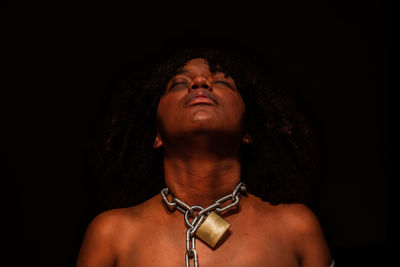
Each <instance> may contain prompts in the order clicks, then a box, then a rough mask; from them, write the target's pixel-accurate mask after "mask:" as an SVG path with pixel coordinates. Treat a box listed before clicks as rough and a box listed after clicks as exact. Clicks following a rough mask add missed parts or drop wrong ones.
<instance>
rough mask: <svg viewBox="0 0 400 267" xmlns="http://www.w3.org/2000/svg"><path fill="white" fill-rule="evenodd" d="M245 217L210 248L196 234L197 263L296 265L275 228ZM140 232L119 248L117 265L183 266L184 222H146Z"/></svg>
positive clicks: (184, 245)
mask: <svg viewBox="0 0 400 267" xmlns="http://www.w3.org/2000/svg"><path fill="white" fill-rule="evenodd" d="M246 219H247V220H243V221H235V222H234V223H232V226H231V228H230V229H229V230H228V233H227V234H226V236H225V240H224V241H223V242H221V243H220V244H219V245H218V246H217V247H216V248H214V249H213V248H211V247H209V246H208V245H206V244H205V243H203V242H202V241H201V240H199V239H197V238H196V242H195V244H196V251H197V255H198V263H199V266H200V267H204V266H207V267H213V266H219V267H221V266H232V267H234V266H254V267H257V266H260V267H261V266H263V267H264V266H274V267H286V266H287V267H292V266H293V267H295V266H299V265H298V260H297V257H296V255H295V252H294V250H293V247H292V244H290V242H289V241H288V240H287V239H285V238H284V234H283V233H281V232H280V230H279V229H278V228H276V227H272V226H271V225H268V223H263V222H257V221H256V220H252V219H251V218H246ZM141 233H142V234H141V235H139V236H136V237H131V240H130V242H129V245H126V246H125V248H124V249H123V250H122V251H121V253H120V255H119V257H118V261H117V266H118V267H128V266H185V252H186V228H185V226H184V225H179V226H168V225H158V226H157V227H154V226H150V225H148V226H147V227H146V228H144V229H143V230H142V231H141ZM288 255H289V256H288ZM190 266H194V263H193V259H190Z"/></svg>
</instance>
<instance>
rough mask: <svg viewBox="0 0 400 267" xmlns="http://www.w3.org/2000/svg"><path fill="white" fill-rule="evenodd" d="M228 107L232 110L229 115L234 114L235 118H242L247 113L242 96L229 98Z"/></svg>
mask: <svg viewBox="0 0 400 267" xmlns="http://www.w3.org/2000/svg"><path fill="white" fill-rule="evenodd" d="M226 107H227V108H228V109H230V110H231V112H229V113H228V114H232V115H233V116H234V117H235V118H241V117H242V116H243V114H244V112H245V106H244V102H243V99H242V98H241V97H240V95H233V96H232V97H229V98H227V99H226Z"/></svg>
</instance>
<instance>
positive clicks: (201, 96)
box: [185, 90, 217, 106]
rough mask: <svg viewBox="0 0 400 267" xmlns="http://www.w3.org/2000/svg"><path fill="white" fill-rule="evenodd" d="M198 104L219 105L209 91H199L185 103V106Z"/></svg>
mask: <svg viewBox="0 0 400 267" xmlns="http://www.w3.org/2000/svg"><path fill="white" fill-rule="evenodd" d="M196 104H213V105H215V104H217V101H216V100H215V98H214V96H213V95H212V94H211V93H209V92H208V91H205V90H204V91H198V92H194V93H192V95H189V97H188V99H187V100H186V102H185V106H191V105H196Z"/></svg>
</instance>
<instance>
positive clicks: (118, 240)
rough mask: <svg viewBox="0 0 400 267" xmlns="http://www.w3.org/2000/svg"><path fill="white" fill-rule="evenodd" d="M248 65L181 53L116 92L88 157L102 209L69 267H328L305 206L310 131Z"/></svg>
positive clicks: (215, 54)
mask: <svg viewBox="0 0 400 267" xmlns="http://www.w3.org/2000/svg"><path fill="white" fill-rule="evenodd" d="M251 62H252V61H251V60H248V59H246V58H244V57H242V56H241V55H240V53H239V54H238V53H236V52H234V51H233V50H225V51H222V50H218V49H202V48H196V49H188V50H182V51H179V52H178V53H175V54H173V56H171V57H169V58H167V59H165V60H161V62H160V63H159V64H157V67H156V68H155V69H153V70H151V71H149V73H151V75H149V76H146V75H135V76H134V77H132V78H130V79H128V80H127V82H125V83H124V84H122V86H121V92H120V95H119V97H117V99H118V100H117V101H115V102H114V105H113V106H114V110H118V112H117V113H115V112H113V113H112V114H113V115H112V117H111V118H110V120H111V122H112V123H111V129H110V131H108V132H107V135H108V136H107V138H106V139H105V143H104V147H103V150H101V151H100V152H99V157H98V161H97V162H98V164H99V165H98V171H99V173H100V172H101V173H103V175H102V178H103V179H102V185H103V186H104V187H105V188H113V190H109V192H111V193H109V194H108V196H109V197H108V198H106V200H105V204H106V205H108V206H107V209H109V210H108V211H105V212H102V213H101V214H99V215H98V216H97V217H96V218H95V219H94V220H93V221H92V222H91V224H90V225H89V227H88V230H87V233H86V235H85V238H84V241H83V244H82V248H81V251H80V255H79V257H78V262H77V266H78V267H80V266H160V265H161V266H182V265H183V264H185V263H186V266H189V264H195V266H196V265H200V266H329V265H330V264H331V263H332V260H331V257H330V252H329V248H328V246H327V243H326V241H325V238H324V235H323V232H322V229H321V227H320V225H319V223H318V220H317V218H316V216H315V215H314V214H313V212H312V211H311V210H310V209H309V208H307V206H306V205H304V203H307V200H308V196H307V181H308V179H309V177H310V175H311V173H310V170H312V166H313V163H312V160H311V159H312V157H311V156H312V153H311V151H312V148H311V146H310V145H309V139H310V137H309V134H310V129H309V128H308V127H307V126H306V124H305V122H304V121H302V120H291V119H292V118H291V116H290V113H289V112H287V111H286V110H285V107H287V106H285V105H284V104H288V103H286V102H285V97H284V96H283V95H282V94H281V93H280V92H279V90H277V89H276V88H274V87H273V85H272V84H271V83H270V82H269V81H268V79H267V78H265V76H264V75H263V74H261V73H259V72H258V71H257V67H256V66H255V65H253V64H252V63H251ZM142 73H146V71H143V72H142ZM288 106H289V105H288ZM292 115H293V114H292ZM151 144H152V145H151ZM149 148H151V149H152V150H149ZM101 166H103V168H101ZM242 182H243V183H242ZM163 188H166V189H164V190H163V191H162V193H161V194H160V193H158V192H159V191H160V190H161V189H163ZM246 191H247V192H246ZM221 198H223V200H224V201H222V200H221ZM219 200H221V201H219ZM226 202H229V203H226ZM229 204H232V205H229ZM206 207H209V209H207V210H205V212H202V210H204V209H205V208H206ZM224 207H225V208H224ZM179 211H181V212H179ZM211 211H214V214H212V215H211ZM182 213H183V214H182ZM184 215H185V216H184ZM200 215H201V216H200ZM203 215H204V216H203ZM214 215H216V216H217V217H216V218H217V219H216V220H217V223H214V222H210V220H212V219H209V218H214V217H213V216H214ZM200 217H203V218H200ZM185 219H186V220H185ZM207 220H208V221H207ZM213 223H214V224H213ZM220 224H222V225H225V226H226V228H229V230H227V231H226V228H225V229H224V231H221V232H218V231H219V230H215V228H216V227H214V226H215V225H220ZM209 225H211V230H210V228H207V226H209ZM201 227H203V228H206V230H204V229H203V228H202V229H201ZM217 228H218V227H217ZM201 231H206V233H209V231H211V233H212V234H214V235H218V236H219V238H217V239H216V240H213V241H210V240H208V239H207V237H204V236H202V235H201V233H200V232H201ZM213 231H216V232H215V233H214V232H213ZM199 239H201V240H202V241H203V242H202V241H199V242H196V241H197V240H199ZM214 241H215V242H214Z"/></svg>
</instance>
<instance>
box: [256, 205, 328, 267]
mask: <svg viewBox="0 0 400 267" xmlns="http://www.w3.org/2000/svg"><path fill="white" fill-rule="evenodd" d="M262 203H263V204H261V205H262V210H263V212H262V213H263V217H264V219H265V220H268V221H270V222H272V225H273V227H274V229H275V230H276V232H279V233H281V237H282V238H283V239H286V240H288V241H289V242H290V243H291V244H293V248H294V251H295V253H296V255H297V257H298V259H299V261H300V263H301V266H329V265H330V263H331V255H330V251H329V247H328V244H327V242H326V240H325V236H324V233H323V230H322V227H321V225H320V223H319V220H318V218H317V216H316V215H315V214H314V212H313V211H312V210H311V209H310V208H308V207H307V206H306V205H303V204H279V205H271V204H270V203H268V202H262Z"/></svg>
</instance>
